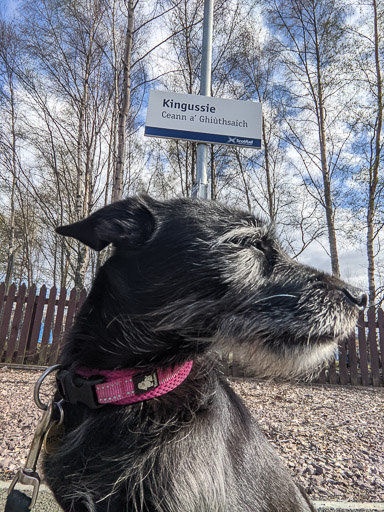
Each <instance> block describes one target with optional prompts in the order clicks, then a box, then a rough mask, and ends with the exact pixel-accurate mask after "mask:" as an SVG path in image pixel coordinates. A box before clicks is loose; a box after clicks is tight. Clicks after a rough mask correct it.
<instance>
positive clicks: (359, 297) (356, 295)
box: [342, 286, 368, 309]
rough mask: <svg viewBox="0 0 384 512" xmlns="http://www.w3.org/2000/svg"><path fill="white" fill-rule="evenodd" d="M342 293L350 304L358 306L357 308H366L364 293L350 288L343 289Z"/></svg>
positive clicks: (366, 300) (366, 299)
mask: <svg viewBox="0 0 384 512" xmlns="http://www.w3.org/2000/svg"><path fill="white" fill-rule="evenodd" d="M342 291H343V293H344V295H346V296H347V297H348V299H349V300H350V301H351V302H353V303H354V304H356V306H359V308H361V309H364V308H365V307H366V306H367V302H368V298H367V295H366V293H364V292H362V291H361V290H358V289H357V288H353V287H352V286H349V287H348V288H343V290H342Z"/></svg>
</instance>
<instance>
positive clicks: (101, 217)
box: [56, 196, 155, 251]
mask: <svg viewBox="0 0 384 512" xmlns="http://www.w3.org/2000/svg"><path fill="white" fill-rule="evenodd" d="M146 199H148V200H150V202H151V203H155V201H154V200H153V199H151V198H149V197H145V196H140V197H137V198H136V197H135V198H130V199H126V200H123V201H118V202H116V203H113V204H110V205H108V206H105V207H104V208H101V209H100V210H98V211H96V212H95V213H92V214H91V215H90V216H89V217H87V218H85V219H83V220H80V221H79V222H75V223H74V224H68V225H67V226H59V227H58V228H56V233H59V234H60V235H64V236H70V237H72V238H76V239H77V240H79V241H80V242H82V243H84V244H85V245H88V246H89V247H91V248H92V249H95V250H96V251H101V250H102V249H104V247H106V246H107V245H108V244H110V243H112V244H114V245H115V246H117V247H118V246H124V247H127V248H131V249H135V248H138V247H140V246H142V245H143V244H144V243H145V242H146V241H147V240H148V239H149V238H150V237H151V235H152V233H153V230H154V229H155V219H154V216H153V214H152V213H151V211H150V210H149V208H148V206H147V204H146Z"/></svg>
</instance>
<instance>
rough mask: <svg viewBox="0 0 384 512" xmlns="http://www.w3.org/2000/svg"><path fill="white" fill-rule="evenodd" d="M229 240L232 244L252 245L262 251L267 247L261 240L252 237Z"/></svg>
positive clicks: (247, 246) (248, 246)
mask: <svg viewBox="0 0 384 512" xmlns="http://www.w3.org/2000/svg"><path fill="white" fill-rule="evenodd" d="M231 242H232V243H233V244H234V245H240V246H241V247H246V248H250V247H252V248H254V249H257V250H258V251H261V252H263V253H265V252H266V251H267V249H268V248H267V246H266V244H265V242H264V241H263V240H254V239H252V238H233V239H232V240H231Z"/></svg>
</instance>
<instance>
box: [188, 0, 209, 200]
mask: <svg viewBox="0 0 384 512" xmlns="http://www.w3.org/2000/svg"><path fill="white" fill-rule="evenodd" d="M213 2H214V0H204V23H203V47H202V60H201V80H200V94H201V95H203V96H210V95H211V68H212V33H213ZM207 162H208V145H207V144H198V145H197V162H196V183H195V185H194V187H193V191H192V197H197V198H198V199H208V172H207Z"/></svg>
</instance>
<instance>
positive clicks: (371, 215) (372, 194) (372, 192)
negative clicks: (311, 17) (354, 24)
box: [367, 0, 383, 306]
mask: <svg viewBox="0 0 384 512" xmlns="http://www.w3.org/2000/svg"><path fill="white" fill-rule="evenodd" d="M372 8H373V22H374V48H375V51H374V54H375V72H376V84H377V85H376V102H377V104H376V107H377V119H376V130H375V141H374V154H373V161H372V164H371V165H370V167H369V189H368V209H367V228H368V230H367V255H368V290H369V305H370V306H373V305H374V304H375V299H376V285H375V252H374V241H375V226H374V220H375V212H376V191H377V186H378V182H379V167H380V156H381V132H382V127H383V89H382V78H381V64H380V53H379V29H378V12H377V3H376V0H372Z"/></svg>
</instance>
